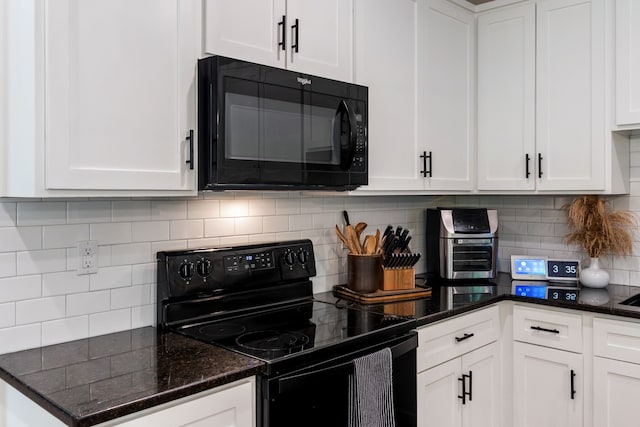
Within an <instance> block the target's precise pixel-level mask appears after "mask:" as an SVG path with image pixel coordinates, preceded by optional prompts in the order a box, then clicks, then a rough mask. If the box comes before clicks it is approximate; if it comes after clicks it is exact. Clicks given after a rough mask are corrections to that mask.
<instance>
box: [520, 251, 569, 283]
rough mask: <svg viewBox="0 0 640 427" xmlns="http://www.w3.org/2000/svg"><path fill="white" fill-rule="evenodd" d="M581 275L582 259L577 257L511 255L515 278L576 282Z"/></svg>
mask: <svg viewBox="0 0 640 427" xmlns="http://www.w3.org/2000/svg"><path fill="white" fill-rule="evenodd" d="M579 277H580V261H579V260H577V259H558V258H548V257H544V256H530V255H511V278H512V279H515V280H548V281H554V282H555V281H560V282H567V281H569V282H576V281H577V280H578V278H579Z"/></svg>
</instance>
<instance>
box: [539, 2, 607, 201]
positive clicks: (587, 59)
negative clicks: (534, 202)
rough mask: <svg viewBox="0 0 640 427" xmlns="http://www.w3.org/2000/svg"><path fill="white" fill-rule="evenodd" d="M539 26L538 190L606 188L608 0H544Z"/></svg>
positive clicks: (540, 3) (540, 10)
mask: <svg viewBox="0 0 640 427" xmlns="http://www.w3.org/2000/svg"><path fill="white" fill-rule="evenodd" d="M537 25H538V31H537V49H538V52H537V53H538V56H537V72H536V75H537V96H536V101H537V103H536V110H537V111H536V120H537V128H536V145H537V149H538V155H540V156H542V159H541V161H540V164H541V166H542V167H541V170H539V171H538V173H541V174H542V177H541V178H540V179H539V180H538V186H537V188H538V189H539V190H578V191H581V190H584V191H586V190H604V188H605V187H604V185H605V182H604V169H605V160H604V159H605V128H604V126H605V122H606V120H605V98H604V89H605V76H604V65H605V64H604V47H605V46H604V35H605V29H604V0H591V1H585V0H553V1H543V2H539V3H538V5H537ZM536 162H537V159H536Z"/></svg>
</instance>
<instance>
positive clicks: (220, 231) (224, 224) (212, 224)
mask: <svg viewBox="0 0 640 427" xmlns="http://www.w3.org/2000/svg"><path fill="white" fill-rule="evenodd" d="M234 234H236V223H235V221H234V219H233V218H214V219H205V220H204V235H205V237H223V236H233V235H234Z"/></svg>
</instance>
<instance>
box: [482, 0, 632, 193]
mask: <svg viewBox="0 0 640 427" xmlns="http://www.w3.org/2000/svg"><path fill="white" fill-rule="evenodd" d="M605 7H606V4H605V1H604V0H586V1H585V0H548V1H539V2H536V3H527V4H525V5H522V6H513V7H508V8H505V9H504V10H495V11H490V12H486V13H484V14H482V15H480V17H479V18H478V58H479V60H478V88H479V90H478V189H479V190H480V191H504V190H507V191H528V190H531V191H533V190H536V191H540V192H547V191H549V192H603V193H625V192H628V189H629V184H628V138H625V137H622V136H620V135H615V134H612V133H611V132H610V131H609V128H608V126H607V124H608V114H609V113H608V112H609V111H610V110H611V106H609V105H608V101H607V98H606V90H607V77H606V73H607V67H606V63H605V61H606V60H607V58H608V55H609V52H608V51H607V49H606V46H607V31H606V28H607V25H609V24H610V22H609V21H608V20H607V19H608V13H607V12H606V11H605Z"/></svg>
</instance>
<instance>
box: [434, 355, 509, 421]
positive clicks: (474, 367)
mask: <svg viewBox="0 0 640 427" xmlns="http://www.w3.org/2000/svg"><path fill="white" fill-rule="evenodd" d="M499 357H500V352H499V346H498V344H497V343H493V344H490V345H487V346H485V347H482V348H479V349H478V350H475V351H472V352H471V353H468V354H465V355H464V356H462V373H464V374H467V375H471V393H472V395H471V397H470V399H469V400H468V401H467V402H466V403H465V405H464V408H463V410H462V411H463V412H462V426H463V427H498V426H500V422H501V421H500V407H501V404H502V399H500V381H501V377H502V375H501V363H500V360H499ZM443 425H444V424H443Z"/></svg>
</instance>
